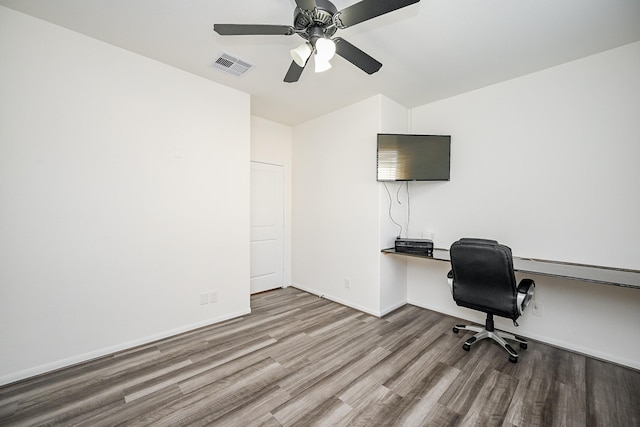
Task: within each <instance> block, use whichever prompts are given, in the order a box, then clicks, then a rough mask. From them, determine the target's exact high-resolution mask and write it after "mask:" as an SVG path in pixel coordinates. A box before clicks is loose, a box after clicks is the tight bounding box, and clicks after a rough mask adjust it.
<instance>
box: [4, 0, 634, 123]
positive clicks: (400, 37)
mask: <svg viewBox="0 0 640 427" xmlns="http://www.w3.org/2000/svg"><path fill="white" fill-rule="evenodd" d="M333 3H334V4H335V6H336V7H337V8H338V10H341V9H343V8H345V7H347V6H350V5H352V4H354V3H356V0H333ZM0 5H4V6H7V7H10V8H12V9H15V10H18V11H21V12H24V13H27V14H29V15H33V16H35V17H38V18H41V19H44V20H47V21H50V22H53V23H55V24H58V25H61V26H63V27H66V28H69V29H71V30H74V31H77V32H80V33H83V34H86V35H88V36H90V37H94V38H96V39H99V40H103V41H105V42H107V43H110V44H113V45H116V46H119V47H122V48H124V49H127V50H130V51H132V52H136V53H139V54H141V55H144V56H147V57H149V58H153V59H156V60H158V61H160V62H164V63H166V64H169V65H172V66H174V67H177V68H180V69H182V70H185V71H188V72H190V73H193V74H196V75H198V76H202V77H204V78H206V79H209V80H213V81H215V82H219V83H222V84H224V85H227V86H231V87H234V88H237V89H239V90H242V91H244V92H247V93H249V94H251V109H252V111H251V112H252V114H254V115H256V116H260V117H264V118H266V119H269V120H273V121H276V122H280V123H283V124H287V125H295V124H298V123H301V122H303V121H306V120H309V119H311V118H314V117H317V116H319V115H322V114H325V113H328V112H330V111H333V110H336V109H337V108H340V107H343V106H346V105H349V104H352V103H354V102H357V101H360V100H362V99H365V98H368V97H370V96H372V95H375V94H383V95H386V96H387V97H389V98H391V99H393V100H395V101H396V102H399V103H400V104H402V105H404V106H405V107H407V108H412V107H415V106H419V105H423V104H426V103H428V102H432V101H435V100H438V99H443V98H446V97H450V96H453V95H456V94H460V93H463V92H467V91H470V90H473V89H476V88H480V87H483V86H487V85H491V84H494V83H497V82H500V81H504V80H508V79H511V78H514V77H518V76H522V75H525V74H529V73H532V72H535V71H539V70H542V69H545V68H548V67H552V66H554V65H558V64H561V63H564V62H568V61H571V60H575V59H578V58H581V57H585V56H588V55H592V54H595V53H598V52H602V51H605V50H608V49H612V48H615V47H618V46H622V45H624V44H628V43H631V42H635V41H638V40H640V0H421V1H420V2H419V3H418V4H415V5H411V6H408V7H406V8H404V9H400V10H398V11H395V12H392V13H389V14H387V15H383V16H380V17H378V18H374V19H372V20H370V21H367V22H364V23H361V24H358V25H355V26H353V27H350V28H346V29H344V30H339V31H338V33H337V36H340V37H343V38H344V39H346V40H348V41H349V42H351V43H352V44H354V45H356V46H357V47H359V48H360V49H362V50H363V51H365V52H367V53H368V54H369V55H371V56H373V57H374V58H375V59H377V60H378V61H380V62H382V63H383V67H382V69H381V70H380V71H379V72H378V73H376V74H373V75H367V74H365V73H364V72H363V71H361V70H360V69H358V68H356V67H355V66H353V65H352V64H350V63H349V62H347V61H346V60H344V59H343V58H341V57H339V56H336V57H335V58H334V59H333V60H332V63H333V68H332V69H331V70H329V71H327V72H325V73H321V74H315V73H314V72H313V67H312V66H308V67H307V69H305V71H304V73H303V74H302V77H301V78H300V81H299V82H297V83H291V84H290V83H284V82H283V81H282V80H283V78H284V75H285V73H286V71H287V69H288V68H289V65H290V63H291V57H290V55H289V50H290V49H292V48H294V47H296V46H298V45H299V44H300V43H301V42H302V39H301V38H299V37H298V36H297V35H292V36H220V35H218V34H216V33H214V31H213V24H214V23H233V24H236V23H238V24H281V25H291V24H292V19H293V10H294V7H295V1H294V0H0ZM223 51H224V52H227V53H230V54H232V55H234V56H237V57H240V58H241V59H243V60H245V61H247V62H249V63H251V64H254V65H255V67H254V68H253V69H251V70H250V71H249V72H248V73H246V74H245V75H243V76H241V77H235V76H232V75H229V74H226V73H223V72H221V71H218V70H216V69H214V68H212V67H211V66H210V64H211V62H212V61H213V60H214V59H215V58H217V56H218V55H219V54H220V53H221V52H223Z"/></svg>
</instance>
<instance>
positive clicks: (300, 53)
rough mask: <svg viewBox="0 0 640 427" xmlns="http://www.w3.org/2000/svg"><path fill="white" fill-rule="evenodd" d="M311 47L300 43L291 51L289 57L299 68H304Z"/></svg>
mask: <svg viewBox="0 0 640 427" xmlns="http://www.w3.org/2000/svg"><path fill="white" fill-rule="evenodd" d="M311 52H312V49H311V45H310V44H309V43H307V42H305V43H302V44H301V45H300V46H298V47H297V48H295V49H291V57H292V58H293V60H294V61H295V63H296V64H298V65H299V66H300V67H304V66H305V64H306V63H307V60H308V59H309V57H310V56H311Z"/></svg>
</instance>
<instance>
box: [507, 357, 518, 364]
mask: <svg viewBox="0 0 640 427" xmlns="http://www.w3.org/2000/svg"><path fill="white" fill-rule="evenodd" d="M509 362H511V363H518V358H517V357H514V356H509Z"/></svg>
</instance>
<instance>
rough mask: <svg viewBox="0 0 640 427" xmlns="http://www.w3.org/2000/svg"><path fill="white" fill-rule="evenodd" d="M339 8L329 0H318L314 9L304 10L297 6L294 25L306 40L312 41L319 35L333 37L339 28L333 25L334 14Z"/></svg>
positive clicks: (294, 13)
mask: <svg viewBox="0 0 640 427" xmlns="http://www.w3.org/2000/svg"><path fill="white" fill-rule="evenodd" d="M336 13H338V9H337V8H336V7H335V6H334V5H333V3H331V2H330V1H328V0H316V7H315V9H313V10H302V9H300V8H299V7H296V9H295V11H294V12H293V26H294V28H295V29H296V33H297V34H298V35H299V36H300V37H302V38H303V39H305V40H309V41H312V39H317V38H319V37H327V38H328V37H331V36H333V35H334V34H335V33H336V31H337V30H338V28H337V27H336V26H335V25H333V16H334V15H335V14H336Z"/></svg>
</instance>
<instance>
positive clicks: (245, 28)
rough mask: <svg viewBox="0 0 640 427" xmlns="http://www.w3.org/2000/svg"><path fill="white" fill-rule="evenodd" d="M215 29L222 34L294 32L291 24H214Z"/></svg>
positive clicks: (278, 34) (276, 34)
mask: <svg viewBox="0 0 640 427" xmlns="http://www.w3.org/2000/svg"><path fill="white" fill-rule="evenodd" d="M213 30H214V31H215V32H216V33H218V34H220V35H222V36H263V35H266V36H270V35H274V36H290V35H291V34H293V33H294V31H293V27H291V26H289V25H262V24H259V25H251V24H248V25H245V24H213Z"/></svg>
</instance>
